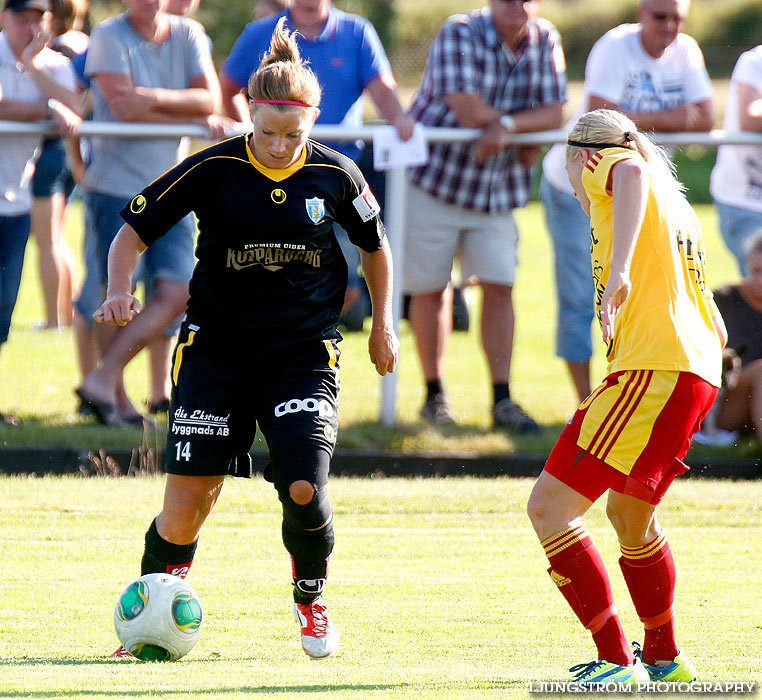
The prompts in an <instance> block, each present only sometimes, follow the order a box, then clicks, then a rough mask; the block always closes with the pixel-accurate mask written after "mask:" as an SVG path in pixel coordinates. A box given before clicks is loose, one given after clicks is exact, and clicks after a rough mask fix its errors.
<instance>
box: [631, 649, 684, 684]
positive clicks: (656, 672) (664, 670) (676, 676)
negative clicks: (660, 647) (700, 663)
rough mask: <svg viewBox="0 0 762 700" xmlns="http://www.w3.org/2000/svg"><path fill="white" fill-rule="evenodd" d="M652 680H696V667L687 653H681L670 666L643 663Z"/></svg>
mask: <svg viewBox="0 0 762 700" xmlns="http://www.w3.org/2000/svg"><path fill="white" fill-rule="evenodd" d="M643 666H645V669H646V671H648V675H649V676H650V678H651V680H652V681H668V682H678V681H679V682H685V683H691V682H693V681H695V680H696V667H695V666H694V665H693V661H691V660H690V659H689V658H688V657H687V656H686V655H685V654H683V653H680V654H678V655H677V656H676V657H675V660H674V661H673V662H672V663H671V664H670V665H669V666H652V665H651V664H647V663H643Z"/></svg>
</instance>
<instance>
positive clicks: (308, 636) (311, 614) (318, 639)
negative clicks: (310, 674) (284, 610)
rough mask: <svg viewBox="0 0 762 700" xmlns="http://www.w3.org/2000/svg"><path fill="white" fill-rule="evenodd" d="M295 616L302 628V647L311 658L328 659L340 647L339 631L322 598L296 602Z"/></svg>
mask: <svg viewBox="0 0 762 700" xmlns="http://www.w3.org/2000/svg"><path fill="white" fill-rule="evenodd" d="M294 618H295V619H296V621H297V622H298V623H299V625H300V626H301V628H302V649H304V653H305V654H307V656H309V657H310V658H311V659H327V658H328V657H329V656H331V655H332V654H334V653H335V651H336V650H337V649H338V648H339V633H338V630H337V629H336V627H335V626H334V624H333V622H332V621H331V618H330V616H329V615H328V610H327V609H326V607H325V603H324V602H323V599H322V598H315V600H313V601H312V602H311V603H308V604H306V605H302V604H301V603H294Z"/></svg>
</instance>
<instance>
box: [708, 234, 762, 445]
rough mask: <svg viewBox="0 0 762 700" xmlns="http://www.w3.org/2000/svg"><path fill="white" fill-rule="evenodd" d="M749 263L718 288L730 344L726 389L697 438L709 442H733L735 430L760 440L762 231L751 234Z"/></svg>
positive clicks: (718, 300)
mask: <svg viewBox="0 0 762 700" xmlns="http://www.w3.org/2000/svg"><path fill="white" fill-rule="evenodd" d="M745 262H746V276H745V277H744V278H743V279H742V280H741V281H740V282H738V283H736V284H729V285H726V286H724V287H721V288H720V289H717V290H716V291H715V292H714V299H715V302H716V303H717V308H719V310H720V312H721V313H722V317H723V319H724V320H725V326H726V327H727V329H728V344H727V346H726V348H725V353H724V357H723V359H724V363H723V369H724V371H723V387H722V391H721V392H720V395H719V396H718V398H717V401H716V402H715V405H714V409H713V410H712V414H711V421H710V422H709V423H710V424H709V425H708V426H707V425H705V426H704V429H703V430H702V431H701V437H699V438H698V442H703V443H705V444H706V443H709V444H729V443H732V442H733V441H734V438H735V437H736V431H740V432H752V431H753V432H754V433H756V435H757V439H758V440H759V441H760V443H762V230H760V231H758V232H757V233H756V235H754V236H752V237H750V238H749V239H748V252H747V254H746V261H745ZM712 428H714V430H713V429H712Z"/></svg>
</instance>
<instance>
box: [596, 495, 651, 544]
mask: <svg viewBox="0 0 762 700" xmlns="http://www.w3.org/2000/svg"><path fill="white" fill-rule="evenodd" d="M606 517H607V518H608V519H609V522H610V523H611V526H612V527H613V528H614V531H615V532H616V534H617V537H618V538H619V541H620V542H622V543H623V544H625V545H628V546H632V547H636V546H640V545H643V544H647V543H648V542H650V541H651V540H652V539H653V538H654V537H655V535H653V528H654V527H655V525H654V524H653V521H652V520H651V519H644V518H642V517H640V515H639V514H636V513H630V512H628V511H627V510H626V509H622V508H617V507H612V506H611V504H608V505H607V506H606ZM656 534H658V532H657V533H656Z"/></svg>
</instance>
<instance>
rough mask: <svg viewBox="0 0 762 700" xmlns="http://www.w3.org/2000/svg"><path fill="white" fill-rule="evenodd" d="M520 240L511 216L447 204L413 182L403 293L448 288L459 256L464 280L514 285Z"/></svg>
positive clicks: (408, 214)
mask: <svg viewBox="0 0 762 700" xmlns="http://www.w3.org/2000/svg"><path fill="white" fill-rule="evenodd" d="M518 241H519V231H518V228H517V227H516V222H515V220H514V218H513V214H512V213H511V212H505V213H501V214H488V213H485V212H480V211H472V210H471V209H464V208H463V207H456V206H453V205H451V204H445V203H444V202H440V201H439V200H438V199H435V198H434V197H432V196H431V195H430V194H428V193H427V192H425V191H424V190H422V189H421V188H420V187H417V186H416V185H413V184H410V183H409V184H408V200H407V225H406V231H405V248H404V256H403V273H402V286H403V289H404V291H405V292H406V293H407V294H425V293H427V292H436V291H438V290H440V289H444V288H445V287H446V286H447V283H448V282H449V281H450V277H451V275H452V264H453V261H454V260H455V257H456V256H457V257H458V259H459V260H460V265H461V272H462V275H463V279H464V280H465V279H469V278H471V277H476V278H478V279H479V280H480V281H482V282H492V283H494V284H505V285H512V284H513V282H514V279H515V276H516V264H517V262H518V261H517V247H518Z"/></svg>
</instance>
